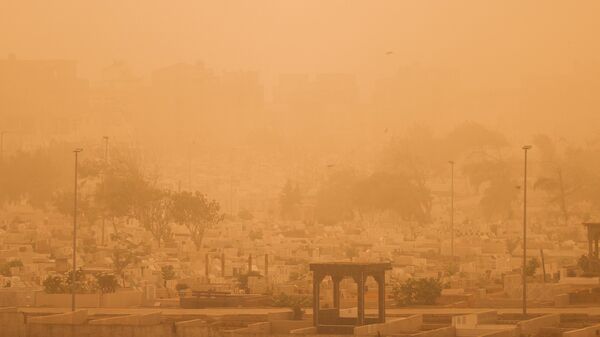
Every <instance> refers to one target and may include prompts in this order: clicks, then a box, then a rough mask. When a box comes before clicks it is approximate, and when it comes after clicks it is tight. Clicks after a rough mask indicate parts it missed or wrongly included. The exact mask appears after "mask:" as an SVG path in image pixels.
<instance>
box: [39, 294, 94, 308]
mask: <svg viewBox="0 0 600 337" xmlns="http://www.w3.org/2000/svg"><path fill="white" fill-rule="evenodd" d="M75 303H76V305H77V307H78V308H98V307H99V306H100V295H99V294H76V295H75ZM34 305H35V306H36V307H53V308H69V307H71V294H47V293H45V292H43V291H36V292H35V293H34Z"/></svg>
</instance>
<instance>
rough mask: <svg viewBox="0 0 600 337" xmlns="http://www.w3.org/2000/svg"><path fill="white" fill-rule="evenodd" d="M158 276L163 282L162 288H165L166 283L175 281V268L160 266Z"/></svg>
mask: <svg viewBox="0 0 600 337" xmlns="http://www.w3.org/2000/svg"><path fill="white" fill-rule="evenodd" d="M160 274H161V275H162V279H163V282H164V286H165V287H166V286H167V281H169V280H173V279H175V268H173V266H172V265H170V264H169V265H166V266H162V267H161V268H160Z"/></svg>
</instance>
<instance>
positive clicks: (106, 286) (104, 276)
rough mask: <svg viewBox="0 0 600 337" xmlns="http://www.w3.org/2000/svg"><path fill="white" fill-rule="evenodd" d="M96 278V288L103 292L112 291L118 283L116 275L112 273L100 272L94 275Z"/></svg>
mask: <svg viewBox="0 0 600 337" xmlns="http://www.w3.org/2000/svg"><path fill="white" fill-rule="evenodd" d="M96 280H97V282H98V289H100V291H101V292H102V293H105V294H106V293H114V292H115V291H116V290H117V286H118V285H119V282H118V281H117V277H116V276H115V275H114V274H108V273H100V274H98V275H96Z"/></svg>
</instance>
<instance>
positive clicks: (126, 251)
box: [112, 232, 149, 286]
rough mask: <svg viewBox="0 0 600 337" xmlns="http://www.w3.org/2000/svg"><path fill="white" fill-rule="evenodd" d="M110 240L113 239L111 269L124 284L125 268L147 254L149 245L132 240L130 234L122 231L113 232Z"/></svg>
mask: <svg viewBox="0 0 600 337" xmlns="http://www.w3.org/2000/svg"><path fill="white" fill-rule="evenodd" d="M112 240H113V241H115V247H114V248H113V251H112V264H113V270H114V271H115V273H116V274H117V275H119V276H120V277H121V280H122V282H123V286H125V274H124V271H125V269H126V268H127V267H129V266H130V265H133V264H136V263H138V262H139V261H140V260H141V257H142V256H146V255H148V253H149V247H148V245H146V244H145V243H143V242H140V243H135V242H133V240H132V236H131V234H129V233H124V232H120V233H116V234H113V235H112Z"/></svg>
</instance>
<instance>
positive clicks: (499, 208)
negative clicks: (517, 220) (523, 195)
mask: <svg viewBox="0 0 600 337" xmlns="http://www.w3.org/2000/svg"><path fill="white" fill-rule="evenodd" d="M462 170H463V173H464V174H465V175H466V176H467V178H468V179H469V183H470V184H471V186H473V187H474V188H475V189H476V191H479V190H480V189H481V187H482V186H483V187H484V190H483V194H482V196H481V199H480V201H479V205H480V207H481V211H482V214H483V216H484V217H485V218H487V219H488V220H493V219H500V220H505V219H510V218H511V217H512V216H513V203H514V202H515V201H516V199H517V197H518V195H519V190H518V189H517V185H518V183H517V181H516V180H515V178H514V174H515V172H514V171H513V170H512V169H511V165H510V162H509V161H508V160H505V159H503V158H502V157H495V156H492V155H490V154H487V153H475V154H473V155H471V156H469V158H468V159H467V161H466V162H465V164H464V165H463V167H462Z"/></svg>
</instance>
